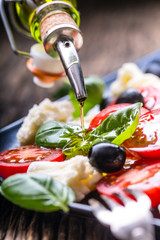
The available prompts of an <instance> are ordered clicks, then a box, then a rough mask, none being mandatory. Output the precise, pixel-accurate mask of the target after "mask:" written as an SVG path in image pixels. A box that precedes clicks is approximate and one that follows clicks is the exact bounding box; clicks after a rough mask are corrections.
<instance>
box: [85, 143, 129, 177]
mask: <svg viewBox="0 0 160 240" xmlns="http://www.w3.org/2000/svg"><path fill="white" fill-rule="evenodd" d="M88 158H89V162H90V164H91V165H92V166H94V167H95V168H96V169H97V170H98V171H99V172H104V173H113V172H117V171H119V170H121V168H122V167H123V165H124V163H125V160H126V152H125V150H124V149H123V148H122V147H119V146H118V145H116V144H113V143H108V142H104V143H97V144H95V145H93V146H92V147H91V149H90V151H89V154H88Z"/></svg>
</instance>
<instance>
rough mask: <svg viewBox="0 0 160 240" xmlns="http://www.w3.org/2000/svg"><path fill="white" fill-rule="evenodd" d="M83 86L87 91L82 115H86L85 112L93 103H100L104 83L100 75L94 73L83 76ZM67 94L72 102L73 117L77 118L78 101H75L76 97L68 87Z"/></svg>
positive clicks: (78, 112)
mask: <svg viewBox="0 0 160 240" xmlns="http://www.w3.org/2000/svg"><path fill="white" fill-rule="evenodd" d="M85 86H86V91H87V99H86V101H85V104H84V115H86V114H87V112H88V111H89V110H90V109H92V108H93V107H94V106H95V105H97V104H100V102H101V100H102V96H103V91H104V86H105V85H104V82H103V81H102V80H101V78H100V77H98V76H96V75H91V76H88V77H86V78H85ZM69 96H70V101H71V102H72V104H73V106H74V109H75V111H74V113H73V117H75V118H78V117H80V111H79V103H78V102H77V99H76V97H75V95H74V92H73V90H72V89H70V91H69Z"/></svg>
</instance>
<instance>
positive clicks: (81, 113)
mask: <svg viewBox="0 0 160 240" xmlns="http://www.w3.org/2000/svg"><path fill="white" fill-rule="evenodd" d="M83 107H84V102H80V103H79V109H80V119H81V128H82V137H83V138H84V135H85V129H84V108H83Z"/></svg>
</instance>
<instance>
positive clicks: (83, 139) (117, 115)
mask: <svg viewBox="0 0 160 240" xmlns="http://www.w3.org/2000/svg"><path fill="white" fill-rule="evenodd" d="M141 106H142V104H141V103H135V104H132V105H129V106H127V107H124V108H122V109H120V110H117V111H116V112H114V113H112V114H111V115H109V116H108V117H107V118H106V119H105V120H104V121H103V122H102V123H101V124H100V125H99V126H98V127H96V128H95V129H93V130H92V131H90V132H86V134H84V136H83V135H82V132H81V128H80V126H77V125H76V126H75V125H69V124H66V123H62V124H61V123H59V122H58V121H51V122H48V123H46V124H44V125H42V127H41V128H40V129H39V130H38V132H37V135H36V138H35V139H36V144H37V145H40V146H44V147H60V148H63V153H64V154H65V155H67V156H68V157H73V156H75V155H78V154H82V155H87V154H88V152H89V149H90V148H91V146H92V145H94V144H96V143H99V142H112V143H115V144H117V145H120V144H122V143H123V142H124V141H125V140H126V139H128V138H130V137H131V136H132V134H133V133H134V131H135V130H136V127H137V125H138V120H139V113H140V109H141Z"/></svg>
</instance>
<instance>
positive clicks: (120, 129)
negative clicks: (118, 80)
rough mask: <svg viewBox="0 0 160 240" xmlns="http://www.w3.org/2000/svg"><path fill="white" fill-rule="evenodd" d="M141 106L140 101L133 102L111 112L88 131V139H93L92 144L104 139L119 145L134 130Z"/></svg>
mask: <svg viewBox="0 0 160 240" xmlns="http://www.w3.org/2000/svg"><path fill="white" fill-rule="evenodd" d="M141 106H142V103H135V104H132V105H130V106H127V107H124V108H122V109H120V110H117V111H116V112H114V113H112V114H111V115H109V116H108V117H107V118H106V119H105V120H104V121H103V122H102V123H101V124H100V125H99V126H98V127H97V128H95V129H93V130H92V131H91V132H89V133H88V135H89V136H88V139H89V140H90V141H91V140H92V141H93V145H94V144H96V143H99V142H106V141H108V142H112V143H115V144H117V145H120V144H121V143H123V142H124V141H125V140H126V139H128V138H130V137H131V136H132V134H133V133H134V131H135V130H136V127H137V125H138V122H139V113H140V109H141Z"/></svg>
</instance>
